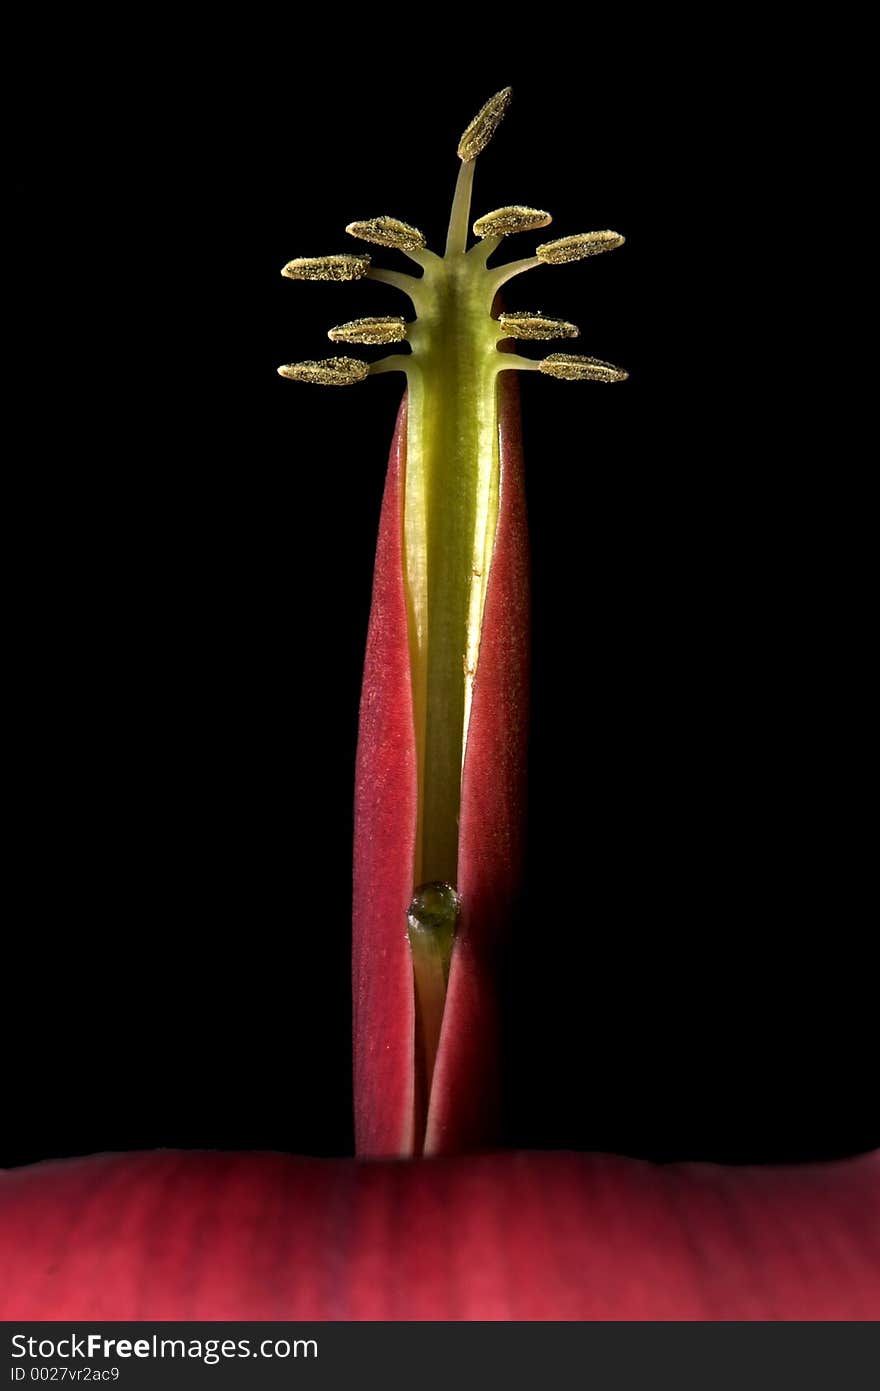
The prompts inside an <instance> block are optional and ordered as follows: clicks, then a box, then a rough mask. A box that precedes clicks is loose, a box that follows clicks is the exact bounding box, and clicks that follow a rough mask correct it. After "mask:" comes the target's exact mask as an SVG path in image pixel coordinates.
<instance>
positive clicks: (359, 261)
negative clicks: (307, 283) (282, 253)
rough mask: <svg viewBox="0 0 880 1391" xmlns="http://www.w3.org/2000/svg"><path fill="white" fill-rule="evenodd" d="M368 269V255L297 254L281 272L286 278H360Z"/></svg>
mask: <svg viewBox="0 0 880 1391" xmlns="http://www.w3.org/2000/svg"><path fill="white" fill-rule="evenodd" d="M369 269H370V258H369V256H298V257H297V258H296V260H295V261H288V263H287V265H286V266H285V267H284V269H283V271H282V272H281V274H282V275H286V276H287V278H288V280H360V278H361V276H363V275H366V273H367V271H368V270H369Z"/></svg>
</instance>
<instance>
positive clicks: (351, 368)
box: [278, 357, 370, 386]
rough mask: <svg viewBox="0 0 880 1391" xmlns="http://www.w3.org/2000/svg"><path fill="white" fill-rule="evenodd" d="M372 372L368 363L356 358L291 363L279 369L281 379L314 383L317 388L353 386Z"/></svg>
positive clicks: (330, 358) (329, 358)
mask: <svg viewBox="0 0 880 1391" xmlns="http://www.w3.org/2000/svg"><path fill="white" fill-rule="evenodd" d="M369 371H370V365H369V363H367V362H359V361H358V359H357V358H356V357H325V358H323V359H322V360H321V361H320V362H289V363H287V364H286V366H284V367H279V368H278V375H279V377H287V378H289V380H290V381H292V382H313V383H314V385H315V386H353V385H354V384H355V382H362V381H363V380H364V379H365V378H366V377H367V375H368V374H369Z"/></svg>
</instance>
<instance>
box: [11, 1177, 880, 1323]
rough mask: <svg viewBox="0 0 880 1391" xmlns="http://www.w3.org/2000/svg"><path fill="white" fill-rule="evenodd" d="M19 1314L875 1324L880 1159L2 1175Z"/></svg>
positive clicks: (878, 1311) (879, 1282)
mask: <svg viewBox="0 0 880 1391" xmlns="http://www.w3.org/2000/svg"><path fill="white" fill-rule="evenodd" d="M0 1249H2V1251H3V1262H2V1268H0V1317H2V1318H4V1319H85V1318H92V1319H102V1318H103V1319H222V1318H236V1319H517V1320H519V1319H567V1320H571V1319H876V1318H878V1317H880V1153H875V1154H872V1155H865V1156H862V1157H861V1158H857V1159H851V1160H844V1161H838V1162H836V1163H833V1164H817V1165H806V1166H803V1167H799V1168H765V1169H761V1168H744V1169H730V1168H721V1167H718V1166H715V1165H710V1164H685V1165H669V1166H665V1167H663V1166H655V1165H651V1164H647V1163H643V1162H641V1161H637V1160H631V1159H619V1158H615V1157H612V1156H605V1155H575V1154H485V1155H477V1156H471V1157H468V1158H457V1159H433V1160H425V1161H423V1162H420V1163H415V1164H414V1163H376V1162H371V1163H359V1162H357V1161H354V1160H310V1159H293V1158H288V1157H286V1156H283V1155H277V1154H258V1155H243V1154H197V1153H174V1152H158V1153H155V1154H137V1155H102V1156H98V1157H97V1158H92V1159H74V1160H65V1161H61V1162H53V1163H48V1164H39V1165H35V1166H33V1167H31V1168H25V1169H19V1170H10V1171H8V1172H6V1173H5V1174H3V1175H0Z"/></svg>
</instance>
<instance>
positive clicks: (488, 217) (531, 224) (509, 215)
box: [474, 204, 553, 237]
mask: <svg viewBox="0 0 880 1391" xmlns="http://www.w3.org/2000/svg"><path fill="white" fill-rule="evenodd" d="M552 221H553V218H552V217H551V216H550V214H549V213H545V212H543V211H542V210H541V208H523V207H520V206H519V204H514V205H513V206H512V207H509V208H496V209H495V211H494V212H491V213H485V214H484V215H483V217H478V218H477V220H476V222H475V223H474V236H475V237H509V236H511V235H512V234H513V233H514V232H534V231H535V229H536V228H537V227H549V225H550V223H551V222H552Z"/></svg>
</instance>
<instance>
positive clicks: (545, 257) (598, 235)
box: [535, 232, 624, 266]
mask: <svg viewBox="0 0 880 1391" xmlns="http://www.w3.org/2000/svg"><path fill="white" fill-rule="evenodd" d="M623 242H624V238H623V237H622V236H621V235H620V233H619V232H580V233H578V234H577V235H576V236H574V237H560V238H559V240H558V241H548V242H545V243H544V245H543V246H538V247H536V248H535V255H536V256H537V257H538V258H539V260H541V261H547V262H548V264H549V265H553V266H558V265H562V264H564V263H565V262H566V261H582V260H583V259H584V257H585V256H598V255H599V253H600V252H602V251H613V250H614V248H615V247H616V246H623Z"/></svg>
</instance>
